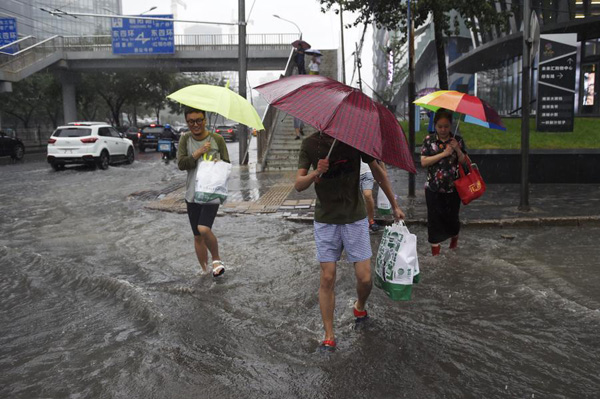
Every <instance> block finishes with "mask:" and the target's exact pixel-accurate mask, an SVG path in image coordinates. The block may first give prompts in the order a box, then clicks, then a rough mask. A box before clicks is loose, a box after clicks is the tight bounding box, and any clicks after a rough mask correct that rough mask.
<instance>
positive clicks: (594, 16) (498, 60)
mask: <svg viewBox="0 0 600 399" xmlns="http://www.w3.org/2000/svg"><path fill="white" fill-rule="evenodd" d="M529 1H530V5H531V10H532V11H535V12H536V14H537V16H538V19H539V23H540V27H541V33H542V34H551V33H576V34H577V40H578V57H577V71H576V72H577V73H576V89H577V95H576V100H575V112H576V113H577V114H579V115H584V114H595V115H598V114H600V98H599V96H598V91H597V90H596V81H597V80H598V69H599V68H600V39H599V38H600V0H529ZM494 4H495V7H496V10H498V11H512V10H513V4H515V1H514V0H498V1H495V2H494ZM471 22H473V23H474V24H475V26H476V27H477V26H478V24H477V20H476V18H472V20H471ZM527 22H529V21H527ZM428 23H429V22H428ZM429 29H431V28H429ZM417 30H421V31H422V32H423V33H426V32H427V29H425V30H423V29H422V27H419V29H417ZM522 31H523V18H522V14H521V11H520V9H516V10H515V13H514V14H513V15H512V16H511V17H510V18H509V21H508V26H507V28H506V29H500V28H499V27H495V28H492V29H477V28H474V29H471V30H469V31H468V33H467V34H466V35H465V34H464V33H463V32H462V31H461V34H459V35H458V36H456V37H448V38H446V61H447V67H448V69H449V74H448V77H449V86H450V87H449V88H450V89H453V90H459V91H464V92H470V93H472V94H475V95H478V96H480V97H482V98H485V99H486V100H487V101H488V102H489V103H490V104H491V105H492V106H493V107H494V108H496V109H497V110H498V111H499V112H500V113H501V114H503V115H515V116H518V115H520V109H521V87H522V57H521V54H522V36H521V32H522ZM432 36H433V35H429V37H427V35H421V37H419V35H418V34H417V35H416V37H415V48H416V54H415V62H416V63H417V69H416V89H417V91H418V90H419V89H421V88H422V87H430V86H437V69H436V68H437V64H436V62H435V57H436V55H435V53H431V52H427V51H425V52H423V53H422V55H423V57H424V58H425V59H424V60H421V61H420V60H419V55H418V51H419V48H420V47H421V48H426V47H427V46H428V45H430V44H429V42H430V41H432V40H433V37H432ZM383 37H384V36H383V35H381V34H380V33H379V34H378V33H376V34H375V37H374V38H375V41H376V42H377V40H378V39H379V40H381V38H383ZM467 37H468V40H467ZM373 50H374V52H376V51H377V48H376V47H375V46H374V49H373ZM432 57H433V62H426V61H427V60H428V59H429V58H432ZM375 58H376V59H379V61H380V62H381V57H379V58H377V57H375ZM429 61H432V60H429ZM455 61H456V62H455ZM453 62H454V65H453ZM419 63H420V65H419ZM375 76H376V78H375V79H376V81H375V82H373V83H374V84H373V87H380V86H378V85H380V84H381V83H382V82H380V80H382V79H384V78H385V77H384V76H381V74H375ZM377 79H378V80H377ZM461 80H462V81H461ZM531 81H532V86H531V98H532V100H534V101H535V99H536V98H537V97H536V96H537V92H536V89H537V61H535V62H534V64H533V75H532V79H531ZM404 86H405V85H404ZM404 86H403V87H402V88H401V89H400V90H399V92H398V95H397V97H398V101H397V104H398V106H399V110H400V109H401V108H402V107H403V105H402V102H405V101H406V100H405V98H406V97H407V95H406V87H404ZM535 108H536V107H535V104H533V106H532V110H533V111H535ZM399 114H402V112H399Z"/></svg>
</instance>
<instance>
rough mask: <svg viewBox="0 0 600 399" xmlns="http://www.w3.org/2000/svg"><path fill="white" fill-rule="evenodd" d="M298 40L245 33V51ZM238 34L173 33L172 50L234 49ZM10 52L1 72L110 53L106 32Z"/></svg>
mask: <svg viewBox="0 0 600 399" xmlns="http://www.w3.org/2000/svg"><path fill="white" fill-rule="evenodd" d="M296 39H298V34H296V33H264V34H250V35H246V44H247V47H248V51H252V50H287V49H290V48H291V46H290V45H291V43H292V42H293V41H294V40H296ZM238 41H239V36H238V35H237V34H226V35H174V42H175V51H176V52H185V51H206V52H209V51H218V50H234V49H237V46H238ZM18 46H19V49H20V50H19V51H17V52H16V53H14V54H5V53H0V70H1V71H2V72H4V73H9V74H10V73H18V72H20V71H22V70H23V69H25V68H27V67H28V66H30V65H33V64H35V63H36V62H39V61H41V60H43V59H45V58H47V57H50V56H52V55H55V54H59V52H63V51H64V52H68V51H87V52H112V38H111V36H110V35H95V36H52V37H50V38H48V39H45V40H43V41H41V42H36V39H35V38H34V37H32V38H31V39H29V38H28V39H27V40H26V41H23V42H21V43H19V44H18ZM60 54H61V55H62V53H60Z"/></svg>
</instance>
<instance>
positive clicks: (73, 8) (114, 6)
mask: <svg viewBox="0 0 600 399" xmlns="http://www.w3.org/2000/svg"><path fill="white" fill-rule="evenodd" d="M41 8H43V9H46V10H55V9H58V10H62V11H66V12H73V13H86V14H121V10H122V7H121V0H76V1H68V0H66V1H65V0H3V1H2V2H0V18H2V17H12V18H16V20H17V29H18V32H19V36H29V35H32V36H35V37H36V38H37V39H44V38H47V37H50V36H54V35H62V36H82V35H106V34H110V31H111V25H110V21H111V20H110V18H98V17H82V16H78V17H72V16H61V17H59V16H55V15H52V14H50V13H48V12H46V11H42V10H41Z"/></svg>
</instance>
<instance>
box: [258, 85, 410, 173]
mask: <svg viewBox="0 0 600 399" xmlns="http://www.w3.org/2000/svg"><path fill="white" fill-rule="evenodd" d="M255 89H256V90H257V91H258V92H259V93H260V94H261V95H262V96H263V97H264V98H265V100H267V102H269V103H270V104H271V105H273V106H275V107H277V108H279V109H281V110H282V111H285V112H287V113H288V114H290V115H292V116H294V117H296V118H298V119H300V120H302V121H303V122H305V123H307V124H309V125H311V126H314V127H316V128H317V129H318V130H319V131H321V132H324V133H327V134H328V135H330V136H332V137H334V138H335V139H336V140H340V141H342V142H344V143H346V144H348V145H349V146H351V147H354V148H356V149H358V150H360V151H362V152H364V153H366V154H369V155H371V156H372V157H374V158H376V159H380V160H382V161H383V162H385V163H387V164H391V165H394V166H397V167H399V168H402V169H404V170H407V171H409V172H411V173H416V169H415V165H414V161H413V158H412V156H411V153H410V150H409V148H408V143H407V141H406V136H405V135H404V132H403V131H402V127H401V126H400V124H399V123H398V121H397V120H396V118H395V117H394V114H392V113H391V112H390V111H389V110H388V109H387V108H385V107H384V106H383V105H381V104H379V103H376V102H375V101H373V100H372V99H371V98H369V97H368V96H366V95H365V94H363V93H362V92H361V91H360V90H358V89H355V88H353V87H350V86H346V85H345V84H342V83H340V82H338V81H337V80H333V79H329V78H327V77H325V76H320V75H293V76H289V77H286V78H282V79H279V80H275V81H272V82H269V83H265V84H263V85H261V86H258V87H255Z"/></svg>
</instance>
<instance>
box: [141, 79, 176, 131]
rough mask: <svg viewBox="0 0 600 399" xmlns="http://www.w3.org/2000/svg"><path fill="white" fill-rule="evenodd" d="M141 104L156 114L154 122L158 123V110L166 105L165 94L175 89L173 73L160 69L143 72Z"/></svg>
mask: <svg viewBox="0 0 600 399" xmlns="http://www.w3.org/2000/svg"><path fill="white" fill-rule="evenodd" d="M141 90H142V92H143V93H144V94H143V97H142V99H143V100H142V104H143V105H144V106H146V108H147V109H149V110H152V112H153V113H154V115H156V123H160V111H161V110H162V109H163V108H165V106H166V105H167V102H168V99H167V96H168V95H169V94H171V93H172V92H174V91H175V90H177V81H176V78H175V74H173V73H166V72H162V71H150V72H147V73H145V74H144V83H143V87H142V88H141Z"/></svg>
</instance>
